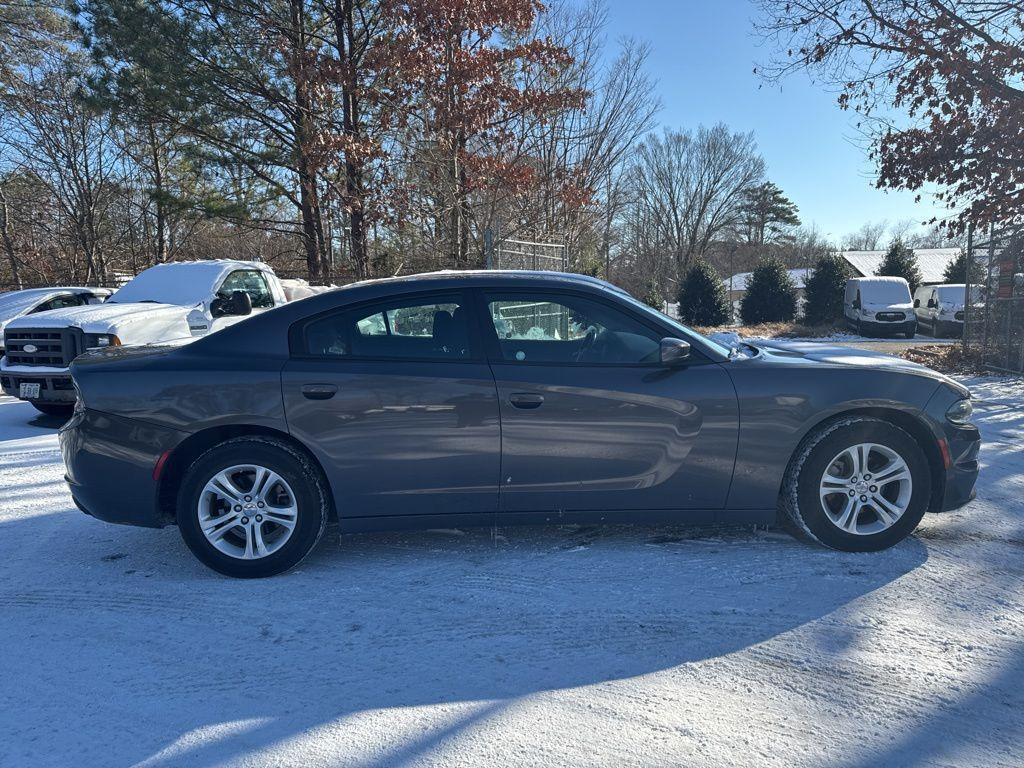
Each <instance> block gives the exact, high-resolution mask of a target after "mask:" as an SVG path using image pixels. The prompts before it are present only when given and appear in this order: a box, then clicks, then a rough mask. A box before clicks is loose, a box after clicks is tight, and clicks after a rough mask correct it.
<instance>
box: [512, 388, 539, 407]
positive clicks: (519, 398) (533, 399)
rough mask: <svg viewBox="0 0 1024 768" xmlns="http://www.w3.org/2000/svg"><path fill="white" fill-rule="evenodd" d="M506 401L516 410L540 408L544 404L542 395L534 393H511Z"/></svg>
mask: <svg viewBox="0 0 1024 768" xmlns="http://www.w3.org/2000/svg"><path fill="white" fill-rule="evenodd" d="M508 401H509V402H510V403H511V404H512V405H513V406H515V407H516V408H526V409H530V408H540V405H541V403H543V402H544V395H538V394H537V393H535V392H513V393H512V394H511V395H509V396H508Z"/></svg>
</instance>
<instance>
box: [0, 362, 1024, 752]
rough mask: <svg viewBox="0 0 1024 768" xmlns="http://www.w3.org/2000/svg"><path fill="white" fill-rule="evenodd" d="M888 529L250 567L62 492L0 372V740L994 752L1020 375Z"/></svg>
mask: <svg viewBox="0 0 1024 768" xmlns="http://www.w3.org/2000/svg"><path fill="white" fill-rule="evenodd" d="M968 383H969V385H970V386H971V388H972V389H973V390H974V392H975V395H976V397H977V399H978V402H977V405H978V417H977V420H978V422H979V423H980V424H981V427H982V430H983V432H984V438H985V444H984V447H983V451H982V461H983V463H984V470H983V474H982V480H981V483H980V487H979V495H978V499H977V500H976V501H975V502H974V503H972V504H971V505H969V506H968V507H967V508H965V509H964V510H961V511H960V512H957V513H953V514H948V515H943V516H929V517H927V518H926V520H925V522H924V523H923V524H922V526H921V528H920V529H919V530H918V532H917V534H916V535H915V536H914V537H912V538H911V539H909V540H908V541H906V542H904V543H903V544H901V545H900V546H898V547H896V548H895V549H892V550H890V551H887V552H884V553H881V554H873V555H850V554H841V553H837V552H831V551H826V550H823V549H815V548H812V547H808V546H806V545H803V544H799V543H797V542H795V541H793V540H791V539H790V538H789V537H788V536H786V535H783V534H781V533H775V532H761V533H754V532H750V531H737V532H732V533H714V532H708V531H704V532H694V531H688V530H684V529H676V528H658V529H637V530H626V529H602V528H577V529H567V528H543V529H517V530H511V529H502V530H501V531H498V532H492V531H490V530H484V531H467V532H458V531H434V532H429V533H412V534H387V535H361V536H352V537H346V538H345V539H343V540H342V541H341V542H340V544H339V543H337V541H336V540H335V541H330V542H325V544H323V545H321V547H320V548H319V549H318V550H317V552H316V553H315V554H314V555H313V556H312V557H311V558H310V559H309V560H307V561H306V563H305V564H304V565H303V566H302V567H301V569H299V570H296V571H294V572H292V573H289V574H287V575H285V576H282V577H279V578H275V579H270V580H265V581H256V582H250V581H232V580H229V579H225V578H221V577H219V576H217V575H215V574H214V573H212V572H210V571H207V570H205V569H204V568H203V567H202V566H200V565H199V564H198V563H197V562H196V561H195V560H194V559H193V558H192V556H191V555H190V554H189V553H188V552H187V551H186V549H185V547H184V546H183V545H182V543H181V542H180V540H179V538H178V535H177V532H176V531H175V530H174V529H168V530H164V531H149V530H141V529H133V528H121V527H115V526H110V525H105V524H103V523H100V522H96V521H94V520H91V519H89V518H88V517H86V516H84V515H82V514H81V513H79V512H77V511H75V510H74V509H73V508H72V506H71V501H70V498H69V497H68V494H67V492H66V490H65V488H64V485H63V483H62V480H61V471H62V470H61V463H60V457H59V454H58V452H57V450H56V440H55V437H54V430H53V424H52V423H50V422H47V421H46V420H45V419H43V418H42V417H37V416H35V412H34V411H33V410H32V409H31V408H30V407H29V406H27V405H25V404H22V403H18V402H14V401H12V400H10V399H0V555H2V557H0V648H2V651H3V652H2V655H0V659H2V661H0V734H2V738H0V766H4V767H5V768H7V767H10V768H21V767H22V766H32V767H34V766H59V767H61V768H63V767H65V766H103V767H104V768H113V767H116V766H125V765H136V764H137V765H142V766H151V767H156V766H161V767H163V766H175V767H177V766H213V765H237V766H256V765H259V766H263V765H273V766H302V767H303V768H310V767H313V766H341V765H346V766H347V765H352V766H384V765H387V766H398V765H402V766H406V765H427V764H431V765H445V766H468V765H498V764H501V765H529V766H539V765H551V766H566V765H597V764H603V765H613V766H623V765H659V766H660V765H716V766H717V765H757V766H803V765H807V766H824V765H829V766H836V765H839V766H865V767H866V766H879V765H914V766H926V765H927V766H962V765H977V766H997V765H1003V766H1020V765H1024V502H1022V499H1024V409H1022V405H1024V386H1022V384H1021V383H1020V382H1019V381H1010V380H1005V379H974V380H970V381H969V382H968Z"/></svg>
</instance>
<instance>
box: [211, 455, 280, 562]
mask: <svg viewBox="0 0 1024 768" xmlns="http://www.w3.org/2000/svg"><path fill="white" fill-rule="evenodd" d="M196 513H197V515H198V517H199V527H200V530H202V532H203V535H204V536H205V537H206V540H207V541H209V542H210V544H212V545H213V546H214V547H216V548H217V549H218V550H219V551H221V552H223V553H224V554H226V555H229V556H230V557H235V558H238V559H240V560H257V559H260V558H263V557H267V556H268V555H272V554H273V553H274V552H277V551H278V550H279V549H281V547H283V546H284V545H285V543H287V541H288V540H289V539H290V538H291V535H292V532H293V531H294V530H295V525H296V523H297V521H298V515H299V510H298V506H297V504H296V501H295V494H294V493H293V492H292V489H291V487H290V486H289V485H288V483H287V482H285V480H284V479H283V478H282V477H281V476H280V475H278V474H277V473H276V472H274V471H272V470H270V469H267V468H266V467H262V466H259V465H257V464H239V465H235V466H232V467H228V468H227V469H223V470H221V471H220V472H218V473H217V474H215V475H214V476H213V477H211V478H210V479H209V480H208V481H207V483H206V485H205V486H204V487H203V491H202V493H201V494H200V495H199V503H198V505H197V509H196Z"/></svg>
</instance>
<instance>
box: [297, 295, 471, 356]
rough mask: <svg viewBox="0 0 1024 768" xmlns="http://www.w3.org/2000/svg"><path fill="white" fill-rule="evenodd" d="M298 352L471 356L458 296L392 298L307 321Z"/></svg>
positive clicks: (341, 354)
mask: <svg viewBox="0 0 1024 768" xmlns="http://www.w3.org/2000/svg"><path fill="white" fill-rule="evenodd" d="M300 338H301V342H300V343H301V345H302V349H301V353H302V354H303V355H305V356H309V357H323V358H389V359H408V360H417V359H436V360H463V359H467V358H469V357H471V356H472V355H471V348H470V332H469V316H468V313H467V310H466V308H465V307H464V306H463V300H462V297H461V296H459V295H452V296H447V295H445V296H431V297H429V298H419V299H404V300H402V299H393V300H391V301H389V302H383V303H380V304H372V305H364V306H362V307H359V308H356V309H349V310H343V311H340V312H337V313H334V314H330V315H326V316H324V317H320V318H317V319H315V320H311V321H309V322H308V323H306V325H305V326H304V327H303V329H302V333H301V334H300Z"/></svg>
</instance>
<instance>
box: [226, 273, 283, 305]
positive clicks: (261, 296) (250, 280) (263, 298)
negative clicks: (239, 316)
mask: <svg viewBox="0 0 1024 768" xmlns="http://www.w3.org/2000/svg"><path fill="white" fill-rule="evenodd" d="M235 291H244V292H245V293H248V294H249V298H250V299H252V306H253V308H254V309H261V308H266V307H272V306H274V295H273V294H272V293H271V292H270V286H268V285H267V278H265V277H264V276H263V273H262V272H260V271H259V270H255V269H239V270H237V271H235V272H232V273H231V274H230V275H228V276H227V277H226V278H224V282H223V283H222V284H221V286H220V290H219V291H217V294H218V295H219V296H222V297H224V298H229V297H230V296H231V294H232V293H234V292H235Z"/></svg>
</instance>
